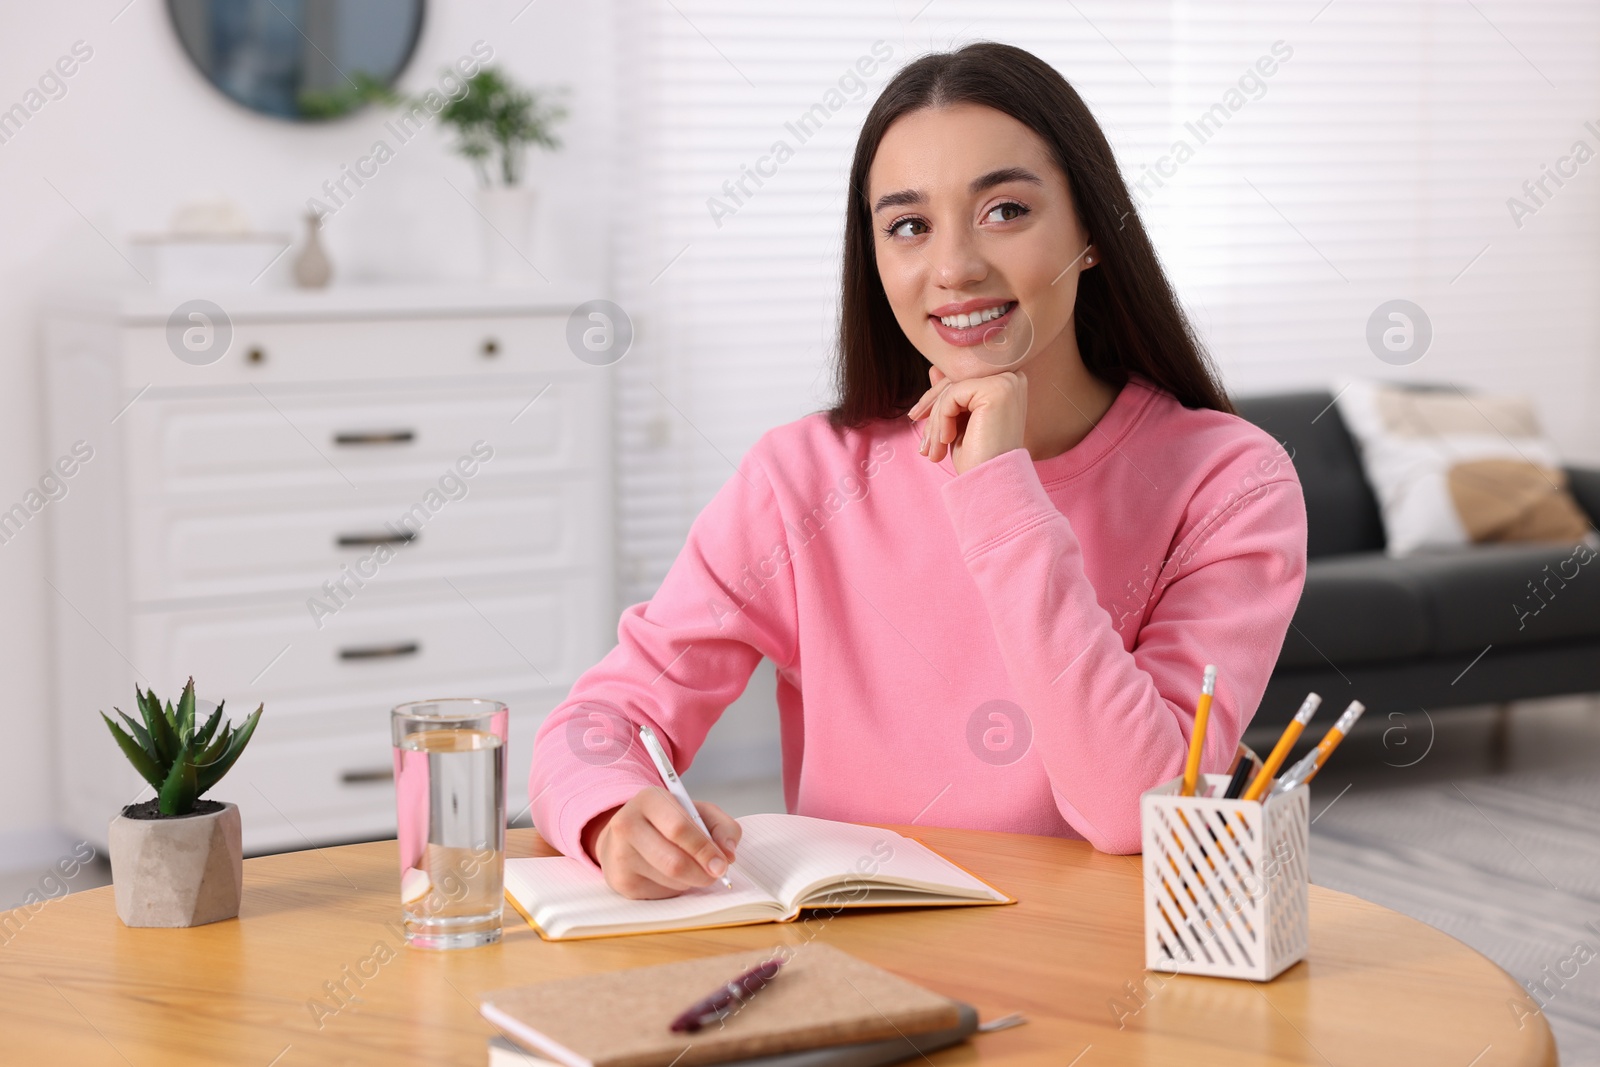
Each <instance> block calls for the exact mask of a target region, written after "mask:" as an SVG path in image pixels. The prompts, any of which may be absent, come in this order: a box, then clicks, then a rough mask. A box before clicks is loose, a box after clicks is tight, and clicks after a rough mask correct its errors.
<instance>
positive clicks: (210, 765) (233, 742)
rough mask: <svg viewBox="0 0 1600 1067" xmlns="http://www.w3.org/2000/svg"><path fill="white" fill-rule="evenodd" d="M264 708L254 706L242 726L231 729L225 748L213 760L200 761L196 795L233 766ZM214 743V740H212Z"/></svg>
mask: <svg viewBox="0 0 1600 1067" xmlns="http://www.w3.org/2000/svg"><path fill="white" fill-rule="evenodd" d="M264 708H265V705H262V706H261V707H258V708H256V710H255V711H252V712H251V713H250V717H249V718H247V719H245V721H244V725H243V726H240V727H238V728H237V729H234V730H232V731H231V734H229V736H228V738H227V748H226V749H225V750H224V751H223V753H222V754H221V755H220V756H218V757H216V758H215V759H214V760H207V761H204V762H202V763H201V765H200V767H199V778H198V782H199V794H198V795H201V796H203V795H204V794H205V793H206V791H207V790H209V789H210V788H211V787H212V786H214V785H216V784H217V783H218V782H219V781H221V780H222V776H223V775H225V774H227V773H228V771H229V770H230V769H231V768H232V767H233V765H234V762H235V761H237V760H238V758H239V756H240V755H241V754H242V753H243V752H244V746H245V745H247V744H249V743H250V735H251V734H253V733H255V730H256V723H258V722H260V721H261V712H262V711H263V710H264ZM214 744H215V742H213V745H214Z"/></svg>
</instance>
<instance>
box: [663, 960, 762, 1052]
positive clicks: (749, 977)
mask: <svg viewBox="0 0 1600 1067" xmlns="http://www.w3.org/2000/svg"><path fill="white" fill-rule="evenodd" d="M782 966H783V957H782V956H774V957H773V958H772V959H770V960H767V961H766V962H764V963H759V964H757V965H756V966H754V967H752V968H750V969H749V970H748V971H746V972H744V973H743V974H741V975H740V976H739V977H737V978H735V979H734V980H733V981H731V982H729V983H728V984H726V985H724V986H721V987H719V988H718V989H717V990H716V991H715V992H713V993H711V994H709V995H707V996H706V997H704V998H702V999H701V1000H700V1001H698V1002H697V1003H696V1004H694V1005H693V1006H692V1007H690V1008H688V1009H686V1010H685V1011H684V1012H683V1014H682V1015H679V1016H678V1017H677V1018H676V1019H674V1020H672V1027H671V1028H672V1030H673V1031H675V1032H677V1033H690V1034H692V1033H694V1032H696V1031H697V1030H699V1029H700V1028H701V1027H703V1026H705V1025H706V1023H713V1022H716V1021H717V1020H718V1019H722V1018H726V1017H727V1015H728V1013H729V1012H731V1011H732V1010H733V1008H734V1006H735V1005H737V1004H743V1003H744V1002H745V1001H747V1000H749V999H750V998H751V997H753V996H755V995H756V994H757V993H759V992H761V989H762V987H764V986H765V985H766V984H767V983H768V982H770V981H772V980H773V979H774V978H776V977H777V975H778V968H780V967H782Z"/></svg>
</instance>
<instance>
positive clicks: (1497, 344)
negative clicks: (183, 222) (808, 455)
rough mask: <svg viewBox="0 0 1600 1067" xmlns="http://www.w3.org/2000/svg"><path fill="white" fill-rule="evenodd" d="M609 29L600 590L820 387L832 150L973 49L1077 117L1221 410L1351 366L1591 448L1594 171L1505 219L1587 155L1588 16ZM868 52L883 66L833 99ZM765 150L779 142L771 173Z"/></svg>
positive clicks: (920, 9)
mask: <svg viewBox="0 0 1600 1067" xmlns="http://www.w3.org/2000/svg"><path fill="white" fill-rule="evenodd" d="M617 12H618V17H619V22H620V25H619V28H618V29H619V32H618V41H619V49H618V64H619V68H618V83H619V86H620V91H619V100H620V101H621V104H622V116H621V123H620V129H621V131H622V136H621V138H620V139H619V142H618V152H619V156H618V159H617V161H616V166H617V173H618V174H619V176H620V179H621V182H620V185H621V190H622V195H621V198H620V200H619V202H618V204H617V207H616V210H615V212H614V218H615V220H616V224H615V230H614V237H613V242H614V243H613V262H614V264H615V269H616V278H617V292H618V297H619V302H620V303H622V304H623V306H624V307H625V308H627V310H628V311H629V312H630V314H631V315H632V316H633V318H634V321H635V326H636V340H635V344H634V348H633V351H632V352H630V353H629V355H628V356H627V358H626V359H625V360H624V361H623V363H622V364H621V365H620V366H619V368H618V377H619V383H620V388H619V397H620V400H619V403H620V406H621V410H620V412H619V420H618V422H619V427H620V433H621V440H620V442H619V452H618V456H619V460H618V463H619V472H618V473H619V482H618V484H619V492H620V494H621V499H620V501H619V509H618V514H619V521H620V524H621V528H620V531H619V533H620V539H619V543H620V556H621V559H620V563H621V575H620V577H621V583H620V584H621V595H622V596H623V598H624V600H625V602H632V601H635V600H639V599H644V598H646V597H648V596H649V595H650V594H651V592H652V591H653V590H654V588H655V586H656V584H657V583H658V582H659V581H660V578H661V576H662V575H663V574H664V573H665V570H666V568H667V566H668V565H669V564H670V563H671V561H672V559H673V558H674V557H675V555H676V553H677V551H678V549H679V548H680V547H681V545H682V543H683V536H684V533H685V531H686V530H687V527H688V524H689V522H690V521H691V520H692V519H693V517H694V515H695V514H696V513H697V512H698V511H699V509H700V508H701V507H702V506H703V505H704V503H705V502H706V501H707V500H708V499H709V498H710V496H711V495H712V494H713V493H714V492H715V491H716V488H717V487H718V486H720V485H721V484H722V482H724V481H725V480H726V479H727V478H728V477H729V476H731V474H732V464H733V463H736V462H737V461H738V459H739V458H740V456H741V455H742V454H743V452H744V450H745V449H746V448H748V447H749V445H750V444H751V443H752V442H753V441H754V440H755V439H756V438H757V437H758V436H759V435H760V434H761V433H762V432H763V431H764V430H766V429H767V428H769V427H771V426H774V425H777V424H778V423H781V422H784V421H788V420H790V419H794V418H797V417H799V416H801V415H803V414H805V413H807V412H809V411H814V410H817V409H819V408H821V407H824V406H826V404H827V403H828V402H829V400H830V390H831V380H830V374H829V361H830V359H831V357H832V353H833V344H834V328H835V316H836V314H837V284H838V271H839V258H840V241H841V231H842V219H843V213H844V199H843V198H844V195H845V185H846V172H847V169H848V165H849V158H850V153H851V149H852V148H853V145H854V140H855V135H856V133H857V130H858V129H859V127H860V123H861V120H862V118H863V117H864V115H865V113H866V108H867V106H868V105H869V103H870V101H871V99H872V98H873V97H874V96H875V95H876V94H877V92H878V91H879V90H880V89H881V88H882V86H883V85H884V84H885V83H886V82H887V80H888V78H889V77H890V76H891V75H892V73H893V71H894V70H895V69H898V68H899V67H900V66H901V65H903V64H904V63H905V62H907V61H909V60H910V59H911V58H913V57H915V56H916V55H920V54H922V53H924V52H926V51H929V50H938V49H948V48H952V47H957V46H959V45H961V44H964V43H967V42H969V41H972V40H980V39H990V40H999V41H1006V42H1009V43H1013V44H1017V45H1020V46H1022V47H1024V48H1027V49H1029V50H1031V51H1033V52H1035V53H1036V54H1038V55H1040V56H1041V57H1043V58H1044V59H1046V60H1047V61H1049V62H1050V63H1052V64H1053V65H1054V66H1055V67H1056V69H1058V70H1060V71H1061V72H1062V73H1063V74H1064V75H1065V76H1066V77H1067V78H1068V80H1070V81H1071V82H1072V83H1073V85H1074V86H1075V87H1076V88H1077V89H1078V91H1079V92H1080V93H1081V94H1082V95H1083V97H1084V98H1085V100H1086V101H1087V102H1088V103H1089V105H1090V107H1091V108H1092V109H1093V111H1094V112H1095V114H1096V116H1097V117H1098V118H1099V120H1100V122H1101V124H1102V125H1103V126H1104V128H1105V129H1106V132H1107V135H1108V137H1109V138H1110V140H1111V142H1112V145H1113V147H1114V148H1115V150H1116V152H1117V154H1118V160H1119V163H1120V165H1121V166H1122V169H1123V172H1124V176H1125V177H1126V178H1127V179H1128V181H1129V182H1130V184H1133V185H1135V186H1136V187H1137V188H1138V190H1139V191H1138V192H1136V194H1135V202H1136V203H1137V204H1138V205H1139V209H1140V212H1141V214H1142V215H1143V217H1144V219H1145V221H1146V225H1147V226H1148V227H1149V229H1150V231H1151V233H1152V237H1153V239H1154V240H1155V243H1156V247H1157V249H1158V251H1159V252H1160V253H1161V255H1162V258H1163V261H1164V262H1165V264H1166V266H1167V268H1168V270H1169V272H1170V274H1171V277H1172V278H1173V281H1174V283H1175V284H1176V285H1177V287H1178V290H1179V292H1180V295H1181V297H1182V299H1183V301H1184V303H1185V305H1186V306H1187V307H1188V309H1189V311H1190V313H1191V315H1192V316H1193V317H1194V319H1195V321H1196V324H1197V326H1198V327H1199V328H1200V330H1201V333H1202V335H1203V336H1204V337H1205V339H1206V341H1207V343H1208V345H1209V347H1210V349H1211V351H1212V353H1213V354H1214V356H1215V357H1216V358H1217V360H1218V362H1219V364H1220V366H1221V367H1222V370H1223V373H1224V378H1225V380H1226V382H1227V384H1228V386H1229V388H1230V389H1232V390H1233V391H1235V392H1236V393H1242V392H1259V391H1264V390H1269V389H1279V388H1292V387H1302V386H1325V385H1328V384H1330V383H1332V382H1334V381H1337V380H1338V379H1340V378H1346V377H1350V376H1355V375H1366V374H1376V375H1388V376H1393V377H1403V378H1412V379H1424V378H1426V379H1431V380H1446V379H1448V380H1454V381H1458V382H1463V383H1470V384H1477V385H1481V386H1483V387H1490V388H1504V389H1520V390H1523V391H1528V392H1532V393H1533V394H1534V395H1535V396H1536V397H1537V399H1538V401H1539V404H1540V409H1541V411H1542V413H1543V414H1544V416H1545V419H1546V422H1547V424H1548V425H1549V427H1550V428H1551V430H1552V431H1553V433H1554V435H1555V437H1556V439H1557V440H1558V442H1560V443H1561V444H1563V445H1564V446H1565V447H1566V448H1567V449H1568V451H1569V452H1570V453H1572V454H1573V455H1574V456H1582V455H1587V456H1590V457H1592V456H1594V455H1595V454H1596V453H1597V451H1600V449H1597V447H1596V446H1597V445H1600V437H1597V436H1596V435H1595V433H1594V432H1593V431H1592V430H1591V429H1590V428H1589V426H1588V424H1587V421H1586V413H1587V411H1588V410H1589V408H1590V406H1591V405H1592V403H1593V401H1594V400H1595V399H1596V397H1595V392H1596V382H1595V380H1594V367H1595V362H1596V360H1595V355H1594V354H1595V351H1596V344H1597V341H1600V330H1597V329H1596V322H1595V318H1596V316H1595V311H1594V305H1595V300H1594V296H1595V293H1596V289H1597V285H1596V283H1597V281H1600V253H1597V249H1600V241H1597V239H1596V238H1597V236H1600V226H1597V220H1600V210H1597V207H1600V159H1597V160H1594V161H1590V162H1587V163H1585V164H1583V165H1581V166H1576V165H1575V164H1573V163H1571V162H1569V163H1567V164H1565V165H1564V166H1565V168H1566V169H1567V170H1569V171H1570V170H1572V169H1573V168H1574V166H1576V171H1575V173H1574V174H1572V175H1570V176H1568V177H1565V178H1563V181H1564V183H1565V184H1564V185H1563V186H1562V187H1557V186H1556V185H1555V184H1554V182H1553V181H1551V180H1549V179H1548V178H1546V180H1545V188H1546V190H1547V193H1546V194H1540V199H1541V200H1542V204H1533V203H1532V201H1531V200H1530V201H1529V203H1530V205H1531V206H1533V207H1534V208H1535V210H1534V212H1533V213H1531V214H1527V215H1525V216H1524V217H1522V218H1521V219H1520V222H1521V225H1520V226H1518V225H1517V223H1516V221H1515V220H1513V218H1512V216H1511V212H1510V210H1509V209H1508V207H1507V200H1508V198H1510V197H1513V196H1517V197H1521V198H1523V199H1524V200H1527V199H1528V196H1527V193H1526V192H1525V191H1524V189H1523V182H1524V181H1528V180H1533V181H1537V180H1538V179H1539V178H1540V177H1541V176H1543V175H1544V174H1545V171H1544V170H1543V167H1544V166H1545V165H1548V166H1549V167H1550V168H1556V167H1557V166H1558V164H1559V161H1560V160H1561V158H1563V157H1568V156H1569V155H1570V150H1571V149H1572V147H1573V145H1574V142H1576V141H1578V140H1583V141H1586V142H1587V143H1588V145H1589V146H1590V148H1591V149H1592V150H1594V151H1595V152H1597V153H1600V91H1597V78H1600V68H1597V65H1596V64H1595V63H1594V61H1593V57H1594V56H1595V54H1596V52H1597V48H1600V6H1597V5H1594V4H1593V3H1589V2H1582V0H1517V2H1514V3H1513V2H1510V0H1436V2H1420V0H1419V2H1399V0H1372V2H1358V0H1333V2H1332V3H1331V4H1325V3H1324V0H1309V2H1305V3H1285V2H1281V0H1271V2H1268V0H1258V2H1241V0H1160V2H1156V0H1145V2H1133V3H1129V2H1122V0H1119V2H1116V3H1111V2H1102V0H1095V2H1089V0H1078V2H1076V3H1057V2H1050V3H1044V2H1035V3H1022V2H1010V3H1006V2H995V0H981V2H980V0H933V2H931V3H928V4H926V5H924V3H923V0H913V2H908V3H888V2H882V3H873V2H860V0H858V2H842V0H812V2H807V3H803V4H801V3H791V2H764V3H760V4H756V3H747V2H734V0H714V2H713V0H670V2H669V0H617ZM879 41H881V42H884V44H882V45H879V46H878V48H879V53H880V54H881V53H882V51H883V50H884V49H885V48H886V47H887V48H888V49H892V55H891V58H890V59H889V61H888V62H887V63H881V62H880V63H879V64H878V65H877V68H876V70H875V71H874V73H873V74H872V75H871V76H870V77H868V78H864V79H861V80H862V81H864V82H865V83H866V88H865V91H864V92H861V93H859V94H852V92H851V91H850V90H852V89H853V85H852V84H851V83H850V82H849V81H848V78H849V77H850V76H852V75H853V76H856V77H859V74H858V73H857V71H858V69H859V68H857V66H856V64H857V63H858V61H861V60H862V59H863V57H866V58H867V59H872V58H875V57H874V53H873V48H874V44H875V42H879ZM1275 42H1281V44H1278V45H1276V47H1275ZM1263 59H1266V60H1269V61H1270V62H1266V63H1262V65H1261V66H1258V65H1257V64H1258V62H1261V61H1262V60H1263ZM1268 67H1270V68H1272V73H1270V74H1263V73H1262V71H1263V70H1264V69H1265V68H1268ZM1241 79H1245V80H1244V81H1243V83H1241ZM842 80H844V81H843V87H842V88H841V81H842ZM830 91H836V92H838V93H839V96H838V97H830V96H829V93H830ZM833 102H838V103H840V104H841V105H842V106H840V107H838V109H837V110H836V111H835V110H833V109H832V107H831V104H832V103H833ZM818 105H820V106H821V108H822V111H821V113H820V114H821V115H822V116H824V117H821V118H819V117H818V115H819V111H818V107H817V106H818ZM807 113H809V114H811V115H812V116H813V125H812V126H808V127H806V128H804V129H802V128H800V127H799V126H797V125H796V123H797V120H798V118H799V117H800V116H801V115H803V114H807ZM1202 118H1204V119H1205V120H1206V121H1201V120H1202ZM1586 120H1591V121H1593V123H1594V126H1595V128H1594V129H1589V128H1587V127H1586V126H1585V125H1584V124H1585V121H1586ZM801 133H803V134H805V135H806V136H805V137H804V139H803V140H802V138H801V137H800V136H798V134H801ZM780 141H782V142H784V143H786V145H787V146H788V147H789V148H790V149H791V150H792V151H793V155H792V157H789V158H784V159H783V160H782V161H781V162H778V161H777V158H776V157H775V156H774V153H773V149H774V146H775V144H776V143H777V142H780ZM1180 142H1184V143H1186V144H1187V145H1188V146H1189V149H1190V154H1188V155H1184V153H1182V152H1175V150H1174V146H1175V145H1177V144H1178V143H1180ZM780 155H781V153H780ZM1179 156H1182V157H1183V158H1182V160H1181V162H1180V161H1178V159H1177V157H1179ZM763 157H769V159H768V161H767V162H766V163H762V162H761V161H762V158H763ZM1163 157H1167V159H1166V162H1163ZM758 164H760V165H761V169H762V170H763V174H764V176H762V180H761V183H760V184H759V186H758V185H757V184H756V182H755V181H754V179H753V178H751V177H749V176H748V175H749V170H752V169H756V168H757V167H758ZM747 168H748V169H747ZM1152 171H1154V172H1155V173H1156V175H1157V176H1158V177H1160V184H1157V183H1156V182H1155V180H1154V179H1153V178H1151V177H1150V174H1151V172H1152ZM1163 171H1165V172H1167V173H1165V174H1162V172H1163ZM741 178H744V187H745V188H744V192H743V193H740V194H739V198H738V200H737V201H736V200H735V199H734V198H733V196H731V195H730V194H729V192H728V190H727V189H726V188H725V186H724V183H730V184H731V185H732V186H733V187H734V190H735V192H738V183H739V181H740V179H741ZM1141 178H1143V179H1145V184H1144V185H1143V186H1142V187H1139V186H1138V183H1139V181H1140V179H1141ZM1534 189H1535V191H1536V192H1537V189H1538V187H1537V186H1534ZM745 193H748V195H745ZM713 199H715V200H716V201H717V202H720V204H721V205H722V207H720V208H717V209H716V210H715V211H713V209H712V207H710V206H708V201H711V200H713ZM728 208H731V209H732V210H731V212H730V211H728V210H727V209H728ZM717 215H720V216H721V217H720V225H719V219H718V218H717V217H716V216H717ZM1394 298H1405V299H1409V300H1412V301H1415V302H1416V303H1417V304H1419V305H1420V306H1421V307H1422V308H1423V309H1424V311H1425V312H1426V313H1427V314H1428V315H1429V317H1430V319H1431V321H1432V326H1433V335H1434V336H1433V341H1432V347H1431V348H1430V350H1429V352H1428V353H1427V355H1426V356H1425V357H1424V358H1423V359H1422V360H1421V361H1420V362H1418V363H1416V364H1413V365H1411V366H1406V367H1393V366H1390V365H1388V364H1385V363H1382V362H1380V361H1379V360H1378V359H1377V358H1376V357H1375V356H1374V355H1373V354H1372V353H1371V352H1370V351H1369V350H1368V348H1367V345H1366V341H1365V333H1366V321H1367V318H1368V316H1369V315H1370V314H1371V313H1372V311H1373V310H1374V309H1375V308H1376V307H1377V306H1378V305H1379V304H1381V303H1383V302H1385V301H1387V300H1390V299H1394Z"/></svg>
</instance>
